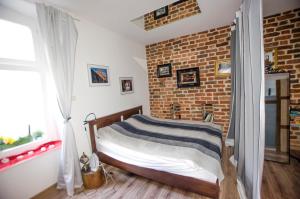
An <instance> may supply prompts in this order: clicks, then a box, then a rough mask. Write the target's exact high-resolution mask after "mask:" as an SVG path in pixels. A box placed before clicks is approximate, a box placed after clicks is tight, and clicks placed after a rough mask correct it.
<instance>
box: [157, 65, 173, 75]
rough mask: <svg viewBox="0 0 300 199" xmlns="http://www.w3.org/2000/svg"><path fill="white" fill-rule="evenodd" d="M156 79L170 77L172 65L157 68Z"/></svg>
mask: <svg viewBox="0 0 300 199" xmlns="http://www.w3.org/2000/svg"><path fill="white" fill-rule="evenodd" d="M157 77H158V78H160V77H172V64H162V65H158V66H157Z"/></svg>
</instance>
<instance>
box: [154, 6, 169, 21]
mask: <svg viewBox="0 0 300 199" xmlns="http://www.w3.org/2000/svg"><path fill="white" fill-rule="evenodd" d="M168 14H169V9H168V6H165V7H162V8H159V9H157V10H155V11H154V19H155V20H157V19H160V18H162V17H165V16H168Z"/></svg>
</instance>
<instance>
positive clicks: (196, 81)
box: [176, 68, 200, 88]
mask: <svg viewBox="0 0 300 199" xmlns="http://www.w3.org/2000/svg"><path fill="white" fill-rule="evenodd" d="M176 72H177V88H186V87H195V86H200V75H199V68H187V69H181V70H177V71H176Z"/></svg>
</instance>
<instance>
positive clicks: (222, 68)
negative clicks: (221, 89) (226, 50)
mask: <svg viewBox="0 0 300 199" xmlns="http://www.w3.org/2000/svg"><path fill="white" fill-rule="evenodd" d="M230 74H231V63H230V60H229V59H225V60H218V61H216V64H215V76H216V77H222V76H223V77H224V76H230Z"/></svg>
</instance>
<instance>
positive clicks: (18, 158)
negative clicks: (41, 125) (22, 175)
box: [0, 140, 61, 172]
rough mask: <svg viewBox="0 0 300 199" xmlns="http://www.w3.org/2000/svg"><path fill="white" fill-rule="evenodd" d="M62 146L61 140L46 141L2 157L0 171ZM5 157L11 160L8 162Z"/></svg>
mask: <svg viewBox="0 0 300 199" xmlns="http://www.w3.org/2000/svg"><path fill="white" fill-rule="evenodd" d="M28 144H32V143H28ZM60 146H61V141H60V140H57V141H51V142H47V143H44V144H42V145H40V146H39V147H37V148H35V149H31V150H27V151H23V152H22V153H19V154H16V155H12V156H8V157H6V158H2V159H1V160H0V172H1V171H4V170H6V169H9V168H12V167H14V166H16V165H19V164H22V163H24V162H26V161H28V160H32V159H34V158H35V157H38V156H40V155H43V154H45V153H47V152H50V151H54V150H56V149H59V148H60ZM4 159H9V162H6V163H5V162H3V160H4Z"/></svg>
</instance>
